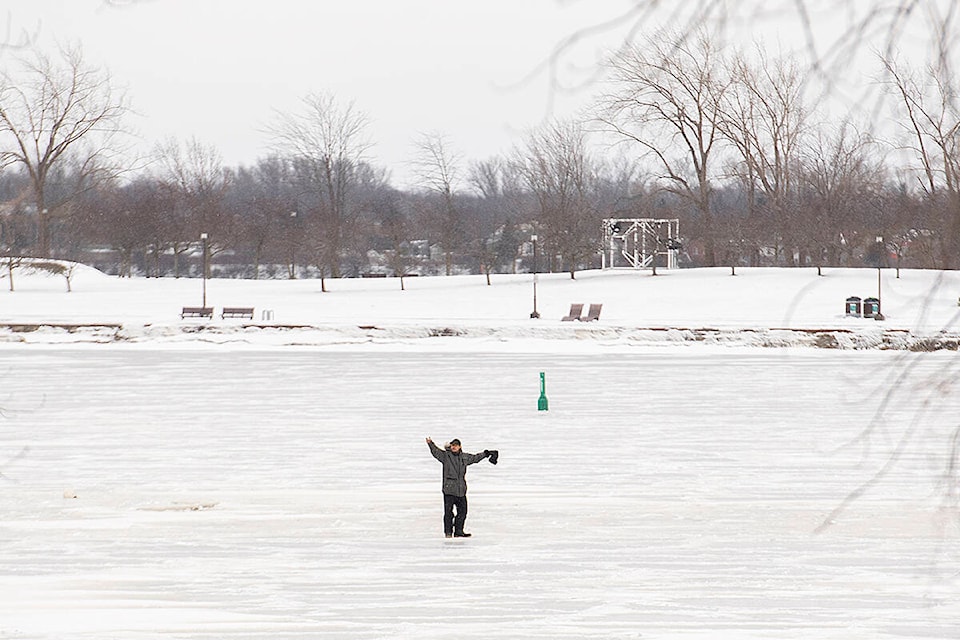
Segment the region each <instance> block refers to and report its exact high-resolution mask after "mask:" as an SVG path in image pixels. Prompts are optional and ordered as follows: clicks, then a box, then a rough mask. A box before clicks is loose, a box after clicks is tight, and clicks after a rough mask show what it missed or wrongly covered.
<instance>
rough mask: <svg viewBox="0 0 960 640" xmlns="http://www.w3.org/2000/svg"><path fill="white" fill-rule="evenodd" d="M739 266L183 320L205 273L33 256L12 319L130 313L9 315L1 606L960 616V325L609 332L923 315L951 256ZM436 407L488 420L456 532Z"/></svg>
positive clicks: (952, 308)
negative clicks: (930, 344) (169, 273)
mask: <svg viewBox="0 0 960 640" xmlns="http://www.w3.org/2000/svg"><path fill="white" fill-rule="evenodd" d="M738 274H740V275H737V276H736V277H731V276H729V270H720V269H708V270H689V271H674V272H669V273H666V274H664V275H661V276H657V277H656V278H653V277H651V276H650V275H649V274H647V273H632V272H629V273H628V272H588V273H583V274H578V277H577V280H575V281H570V280H569V278H568V277H567V276H562V275H551V276H543V275H541V279H540V283H539V285H538V307H539V310H540V312H541V313H542V314H543V317H542V318H541V319H540V320H539V321H534V320H530V319H529V318H528V317H527V316H529V312H530V310H531V307H532V283H531V281H530V277H529V276H494V285H493V286H492V287H487V286H486V285H485V284H484V280H483V279H482V278H478V277H472V276H471V277H456V278H420V279H409V280H407V282H406V284H407V291H402V292H401V291H399V282H398V281H397V280H394V279H386V280H335V281H329V282H328V283H327V287H328V289H329V292H328V293H320V292H319V282H317V281H292V282H290V281H282V282H280V281H269V282H266V281H265V282H249V281H226V280H223V281H221V280H213V281H208V283H207V286H208V301H209V303H210V304H212V305H214V306H215V307H217V308H218V309H219V307H222V306H225V305H226V306H234V305H237V306H246V305H250V306H255V307H256V308H257V316H256V321H255V322H254V323H250V321H238V320H220V319H219V318H218V317H217V318H215V319H214V320H213V321H198V320H184V321H181V320H180V318H179V316H178V314H179V310H180V307H181V306H184V305H191V306H194V305H199V304H200V299H199V296H200V293H201V290H200V285H201V281H199V280H187V279H183V280H174V279H169V280H168V279H154V280H145V279H134V280H127V279H124V280H119V279H115V278H109V277H106V276H102V275H100V274H97V273H95V272H84V273H80V274H78V275H77V276H76V277H75V279H74V281H73V283H72V284H73V292H72V293H69V294H68V293H66V292H65V287H64V288H60V287H58V286H57V285H62V284H63V282H62V279H60V280H59V281H58V280H57V279H55V278H46V277H31V278H21V279H18V280H17V282H16V285H17V290H16V291H15V292H12V293H10V292H3V293H0V323H6V324H11V325H12V324H21V323H22V324H31V323H32V324H58V323H59V324H71V323H117V324H122V325H123V326H124V331H126V332H128V333H127V334H125V337H124V339H122V340H111V341H104V342H101V341H97V340H91V339H89V336H88V337H86V338H85V337H84V334H82V333H76V332H75V333H69V332H65V331H62V330H44V329H40V330H38V331H29V332H23V331H22V330H17V331H9V332H7V333H5V334H2V336H3V339H0V361H2V362H3V364H4V365H5V366H4V368H5V370H6V371H7V376H6V382H5V388H4V399H3V401H2V402H0V406H2V408H3V415H2V418H0V473H2V474H3V475H2V477H0V513H3V514H4V515H3V518H2V519H0V638H18V639H19V638H37V639H40V638H42V639H50V640H53V639H58V640H59V639H62V638H77V639H90V640H93V639H97V640H99V639H103V638H132V639H136V638H178V639H181V638H182V639H212V638H217V639H220V638H236V639H241V638H242V639H252V638H264V637H271V638H290V639H294V638H358V639H374V638H398V639H409V640H419V639H422V638H426V639H433V638H436V639H441V638H450V637H458V638H478V639H479V638H569V639H571V640H572V639H575V638H596V639H601V638H602V639H606V638H704V639H706V638H756V639H761V638H762V639H769V638H797V639H804V640H807V639H815V640H816V639H841V638H842V639H849V638H862V639H864V640H866V639H870V640H873V639H878V638H880V639H883V638H921V637H922V638H943V639H947V638H956V637H957V630H958V628H960V627H958V625H957V622H956V621H957V620H958V619H960V601H958V594H960V552H958V542H960V531H958V515H957V505H956V503H955V502H954V501H953V500H954V498H953V497H954V496H955V495H956V492H955V487H954V488H953V490H952V491H951V490H950V487H949V486H948V485H945V484H944V483H945V482H950V481H953V482H955V480H956V478H955V477H948V476H947V475H945V472H946V470H947V469H948V467H949V463H950V446H951V442H952V438H953V437H954V435H955V433H956V429H957V419H956V416H957V415H960V392H958V390H957V388H956V384H955V382H954V381H955V380H956V376H957V373H958V371H957V362H956V353H954V352H950V351H939V352H936V353H922V352H910V351H893V350H836V349H832V350H824V349H797V348H783V349H770V348H764V349H759V348H744V347H729V346H722V345H719V344H704V343H690V342H683V343H678V344H676V345H673V344H670V343H646V342H632V341H629V340H624V339H622V336H623V335H625V334H628V332H629V331H630V330H631V329H632V328H635V327H645V326H646V327H673V328H677V327H680V328H682V327H696V326H706V327H716V328H726V329H729V330H731V331H735V330H738V329H743V330H746V331H750V330H758V329H763V330H767V329H770V328H776V327H794V328H803V327H807V328H846V329H849V330H851V331H853V332H865V333H870V332H875V331H877V330H878V329H877V327H878V326H881V325H882V326H883V327H884V330H888V328H892V329H896V330H900V329H903V330H910V331H918V332H936V331H939V330H940V329H943V328H947V329H949V328H950V325H951V323H952V322H953V316H954V314H955V313H956V309H957V300H956V298H957V295H956V294H957V289H958V287H957V281H956V279H955V276H954V274H949V273H948V274H941V273H935V272H922V271H905V272H903V274H902V277H901V278H900V280H896V279H895V278H894V277H893V272H892V271H891V272H889V273H888V272H886V271H885V272H884V273H883V277H884V278H885V279H884V281H883V283H882V286H883V289H882V297H883V300H884V313H885V314H886V315H887V320H886V321H885V322H883V323H879V322H874V321H873V320H864V319H858V318H846V317H844V315H843V301H844V299H845V298H846V297H847V296H848V295H859V296H861V297H867V296H869V295H873V294H874V293H875V287H876V271H871V270H836V271H833V270H827V271H825V275H824V276H823V277H819V278H818V277H817V276H816V273H815V271H812V270H775V269H769V270H768V269H761V270H750V269H744V270H738ZM888 278H889V279H888ZM938 283H939V284H938ZM871 287H872V288H871ZM571 302H584V303H590V302H602V303H603V304H604V308H603V315H602V317H601V320H600V322H598V323H590V324H582V323H563V322H561V321H560V317H561V316H563V315H564V314H565V313H566V311H567V309H568V308H569V304H570V303H571ZM263 309H269V310H272V311H273V312H274V318H275V319H274V323H273V324H278V325H279V324H281V323H282V324H285V325H297V324H302V325H309V327H310V328H308V329H300V330H298V331H293V330H286V331H285V333H284V334H283V335H284V336H285V338H284V339H283V340H278V339H277V336H276V335H275V333H272V332H270V331H267V330H263V329H255V328H251V327H249V326H246V325H250V324H270V323H261V322H260V317H261V315H260V314H261V310H263ZM361 325H362V326H368V327H369V326H379V327H382V328H381V329H380V330H381V331H383V332H385V333H387V334H388V336H389V337H380V338H378V337H376V334H375V333H374V331H375V330H372V329H362V330H360V332H361V333H359V334H355V335H354V334H352V333H350V332H351V331H354V330H355V329H357V328H358V327H360V326H361ZM203 327H206V328H205V329H202V328H203ZM318 327H319V328H320V329H323V328H327V329H328V330H330V331H333V329H338V330H339V333H337V332H336V331H334V333H335V334H336V335H338V336H339V337H337V338H336V339H334V338H330V337H326V338H322V339H321V338H317V337H316V331H318V329H317V328H318ZM531 327H532V329H531ZM417 328H429V329H435V328H450V329H456V330H457V331H452V332H450V333H448V334H437V335H438V336H440V337H433V338H429V339H425V338H423V337H422V336H423V335H424V334H422V333H418V332H417V331H415V330H414V329H417ZM151 329H156V331H155V332H153V331H151ZM161 329H162V330H161ZM214 329H218V331H214ZM402 329H406V330H408V332H407V333H404V332H403V331H402ZM311 332H313V333H311ZM298 333H299V334H300V337H299V338H297V337H294V336H295V334H298ZM320 333H324V332H323V331H320ZM325 335H326V334H325ZM298 341H299V343H298ZM650 344H655V346H650ZM540 372H544V373H545V375H546V380H547V395H548V397H549V401H550V410H549V411H547V412H539V411H537V409H536V408H537V396H538V393H539V389H538V382H539V373H540ZM426 436H432V437H433V438H434V439H435V440H437V441H438V442H442V441H446V440H449V439H450V438H453V437H458V438H460V439H461V440H463V442H464V447H465V449H466V450H467V451H477V450H481V449H484V448H496V449H499V450H500V452H501V456H500V464H498V465H497V466H492V465H490V464H488V463H487V462H486V461H484V462H481V463H479V464H477V465H475V466H472V467H471V468H470V470H469V473H468V481H469V483H470V493H469V496H470V515H469V517H468V520H467V529H468V530H469V531H472V532H473V533H474V537H473V538H470V539H468V540H453V541H448V540H446V539H444V538H443V536H442V533H441V523H440V518H441V512H442V501H441V495H440V466H439V465H438V464H437V463H436V461H435V460H434V459H433V458H432V457H431V456H430V455H429V453H428V451H427V448H426V445H425V443H424V438H425V437H426ZM878 474H879V475H878ZM852 494H857V497H856V499H854V500H852V501H849V502H847V501H846V499H847V498H848V497H850V496H851V495H852Z"/></svg>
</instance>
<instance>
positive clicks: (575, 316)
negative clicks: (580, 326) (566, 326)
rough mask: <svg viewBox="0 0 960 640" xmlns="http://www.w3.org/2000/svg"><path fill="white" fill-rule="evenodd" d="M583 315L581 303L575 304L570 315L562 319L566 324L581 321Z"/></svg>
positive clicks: (571, 307) (571, 306) (572, 305)
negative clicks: (571, 321)
mask: <svg viewBox="0 0 960 640" xmlns="http://www.w3.org/2000/svg"><path fill="white" fill-rule="evenodd" d="M581 313H583V305H582V304H580V303H573V304H571V305H570V313H568V314H567V315H566V316H564V317H562V318H560V319H561V320H563V321H564V322H569V321H570V320H579V319H580V314H581Z"/></svg>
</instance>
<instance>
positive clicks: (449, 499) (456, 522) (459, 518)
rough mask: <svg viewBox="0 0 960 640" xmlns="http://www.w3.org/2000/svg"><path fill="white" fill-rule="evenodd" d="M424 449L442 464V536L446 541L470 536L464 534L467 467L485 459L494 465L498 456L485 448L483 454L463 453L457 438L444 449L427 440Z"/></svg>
mask: <svg viewBox="0 0 960 640" xmlns="http://www.w3.org/2000/svg"><path fill="white" fill-rule="evenodd" d="M427 446H428V447H430V453H431V454H432V455H433V457H434V458H436V459H437V460H439V461H440V463H441V464H443V534H444V535H445V536H447V537H448V538H469V537H470V534H469V533H464V531H463V525H464V523H465V522H466V520H467V479H466V476H467V465H471V464H474V463H475V462H480V461H481V460H483V459H484V458H490V462H491V463H492V464H497V458H498V455H499V453H498V452H497V451H488V450H486V449H484V451H483V453H466V452H465V451H462V450H461V449H460V441H459V440H457V439H456V438H454V439H453V440H451V441H450V444H448V445H446V446H445V447H444V448H443V449H441V448H440V447H438V446H437V445H435V444H434V443H433V440H431V439H430V438H427ZM454 508H456V512H457V513H456V516H454V513H453V512H454Z"/></svg>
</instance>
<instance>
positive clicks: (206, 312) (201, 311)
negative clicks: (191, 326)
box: [180, 307, 213, 320]
mask: <svg viewBox="0 0 960 640" xmlns="http://www.w3.org/2000/svg"><path fill="white" fill-rule="evenodd" d="M212 317H213V307H184V308H183V311H181V312H180V319H181V320H182V319H184V318H212Z"/></svg>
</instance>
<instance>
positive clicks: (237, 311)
mask: <svg viewBox="0 0 960 640" xmlns="http://www.w3.org/2000/svg"><path fill="white" fill-rule="evenodd" d="M220 318H221V319H224V318H249V319H250V320H253V307H224V308H223V312H222V313H221V314H220Z"/></svg>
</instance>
